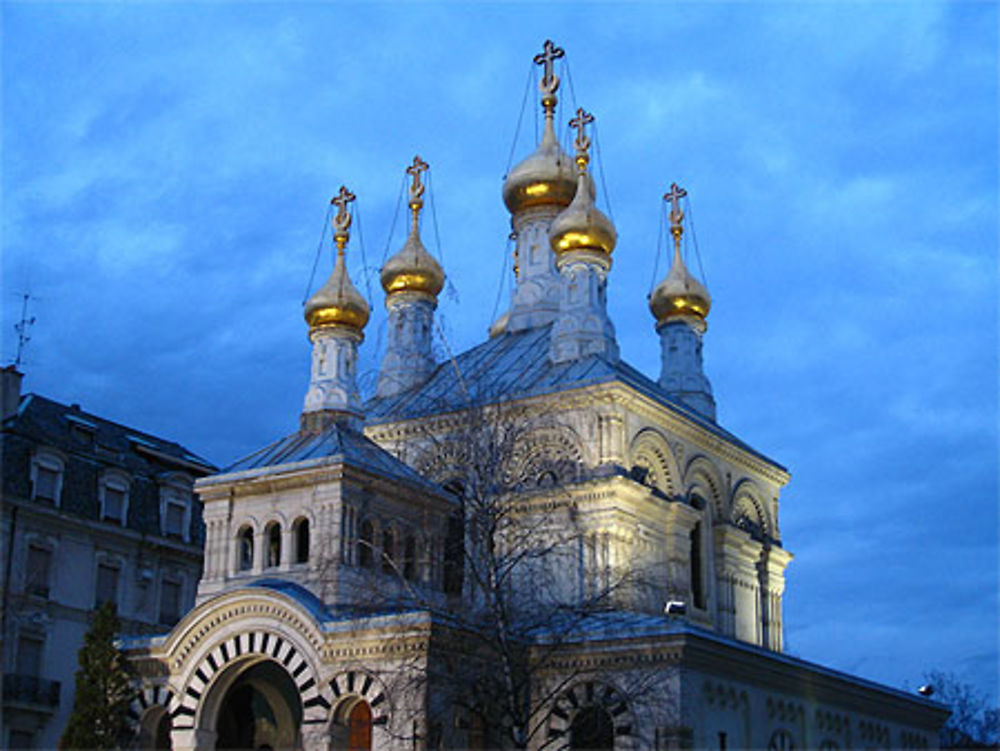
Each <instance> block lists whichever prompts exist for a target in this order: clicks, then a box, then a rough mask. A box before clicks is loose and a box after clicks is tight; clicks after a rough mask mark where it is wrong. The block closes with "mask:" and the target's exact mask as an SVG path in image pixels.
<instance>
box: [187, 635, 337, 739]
mask: <svg viewBox="0 0 1000 751" xmlns="http://www.w3.org/2000/svg"><path fill="white" fill-rule="evenodd" d="M248 656H256V657H267V658H270V659H272V660H274V661H276V662H277V663H278V664H280V665H282V666H283V667H284V668H285V670H287V671H288V674H289V675H290V676H291V678H292V681H294V683H295V685H296V686H297V687H298V690H299V696H300V697H301V699H302V724H303V725H310V724H319V723H323V722H326V721H327V717H328V714H329V711H330V707H331V704H330V702H329V700H328V699H327V698H326V697H324V696H323V694H322V693H321V691H320V683H319V681H318V680H317V676H316V675H315V673H314V671H313V670H312V668H311V667H310V665H309V662H308V661H307V660H306V659H305V658H304V657H303V656H302V655H301V654H299V651H298V650H297V649H296V648H295V645H293V644H292V643H291V642H290V641H289V640H288V639H286V638H284V637H282V636H278V635H277V634H273V633H270V632H268V631H250V632H247V633H242V634H237V635H236V636H233V637H231V638H230V639H227V640H226V641H224V642H222V643H221V644H219V645H217V646H216V647H215V648H214V649H213V650H212V651H211V652H209V653H208V654H207V655H205V657H204V658H203V659H202V661H201V662H200V663H199V665H198V667H196V668H195V670H194V672H193V673H192V674H191V677H190V678H189V680H188V683H187V686H186V687H185V689H184V693H183V694H181V695H179V696H178V697H175V700H174V706H173V707H171V708H170V716H171V718H172V720H173V724H174V727H175V728H177V729H190V728H193V727H194V721H195V716H196V713H197V710H198V704H199V703H200V702H201V699H202V697H203V696H204V694H205V691H206V689H207V688H208V686H210V685H211V683H212V680H213V679H214V678H215V676H216V674H218V673H219V672H220V671H221V670H223V669H224V668H225V667H226V666H227V665H229V664H230V663H231V662H233V661H234V660H239V659H243V658H246V657H248Z"/></svg>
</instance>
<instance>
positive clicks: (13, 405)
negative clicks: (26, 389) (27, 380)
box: [0, 365, 24, 422]
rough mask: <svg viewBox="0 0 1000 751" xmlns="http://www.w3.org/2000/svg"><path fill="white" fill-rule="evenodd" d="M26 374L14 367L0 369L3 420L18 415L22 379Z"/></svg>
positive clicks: (0, 405)
mask: <svg viewBox="0 0 1000 751" xmlns="http://www.w3.org/2000/svg"><path fill="white" fill-rule="evenodd" d="M22 378H24V374H23V373H21V372H20V371H18V369H17V368H16V367H15V366H14V365H8V366H7V367H6V368H3V369H0V409H2V414H3V420H4V422H6V421H7V418H8V417H11V416H13V415H16V414H17V407H18V404H20V402H21V379H22Z"/></svg>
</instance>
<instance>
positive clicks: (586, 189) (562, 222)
mask: <svg viewBox="0 0 1000 751" xmlns="http://www.w3.org/2000/svg"><path fill="white" fill-rule="evenodd" d="M593 119H594V118H593V115H590V114H588V113H586V112H584V111H583V109H582V108H581V109H579V110H577V116H576V118H575V119H573V120H572V121H570V125H573V126H574V127H576V128H578V130H579V134H578V135H577V139H576V147H577V153H576V165H577V173H578V174H577V187H576V193H575V194H574V196H573V201H572V202H571V203H570V205H569V206H567V207H566V208H565V209H564V210H563V211H562V213H560V214H559V215H558V216H557V217H556V218H555V219H553V220H552V224H551V226H550V227H549V242H550V243H551V245H552V250H553V251H555V253H556V257H557V258H561V257H563V256H564V255H565V254H566V253H571V252H576V251H584V252H589V253H591V254H595V253H596V254H600V255H603V256H608V257H610V255H611V251H613V250H614V249H615V244H616V243H617V242H618V232H617V231H616V230H615V225H614V224H612V223H611V220H610V219H608V217H607V216H605V215H604V213H603V212H602V211H601V210H600V209H598V208H597V206H595V205H594V191H593V187H594V184H593V181H592V180H591V179H590V177H589V175H588V173H587V164H588V162H589V157H588V156H587V148H588V147H589V146H590V139H589V138H588V137H587V136H586V135H585V134H584V131H583V128H584V126H585V125H586V124H587V123H589V122H592V121H593Z"/></svg>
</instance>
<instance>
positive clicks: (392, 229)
mask: <svg viewBox="0 0 1000 751" xmlns="http://www.w3.org/2000/svg"><path fill="white" fill-rule="evenodd" d="M404 190H406V175H405V174H404V175H403V177H402V178H401V179H400V181H399V195H398V196H396V210H395V211H393V212H392V223H391V224H390V225H389V235H388V236H387V237H386V238H385V248H384V249H383V251H382V265H383V266H385V259H387V258H388V257H389V247H390V246H391V245H392V236H393V235H394V234H396V222H397V221H398V220H399V207H400V206H402V205H403V191H404Z"/></svg>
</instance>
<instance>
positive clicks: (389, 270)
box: [381, 156, 444, 297]
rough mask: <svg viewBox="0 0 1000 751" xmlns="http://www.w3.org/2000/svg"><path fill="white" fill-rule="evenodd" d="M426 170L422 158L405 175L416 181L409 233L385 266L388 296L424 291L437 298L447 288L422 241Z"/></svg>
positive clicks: (442, 272)
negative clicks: (421, 229) (421, 212)
mask: <svg viewBox="0 0 1000 751" xmlns="http://www.w3.org/2000/svg"><path fill="white" fill-rule="evenodd" d="M426 170H427V163H426V162H425V161H423V160H422V159H421V158H420V157H419V156H415V157H414V158H413V164H412V165H410V166H409V167H407V169H406V173H407V174H408V175H410V176H411V177H412V178H413V183H412V185H410V203H409V206H410V212H411V223H410V234H409V237H407V238H406V242H405V243H404V244H403V247H402V248H400V249H399V251H398V252H396V253H395V254H393V255H392V257H390V258H389V260H388V261H386V262H385V265H384V266H383V267H382V274H381V281H382V289H384V290H385V293H386V294H387V295H392V294H394V293H397V292H422V293H424V294H426V295H430V296H431V297H437V295H438V293H439V292H440V291H441V288H442V287H443V286H444V270H443V269H442V268H441V264H439V263H438V262H437V261H436V260H435V259H434V256H432V255H431V254H430V253H429V252H428V251H427V248H425V247H424V244H423V242H421V240H420V209H421V208H423V205H424V201H423V195H424V185H423V183H421V181H420V175H421V173H423V172H425V171H426Z"/></svg>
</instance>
